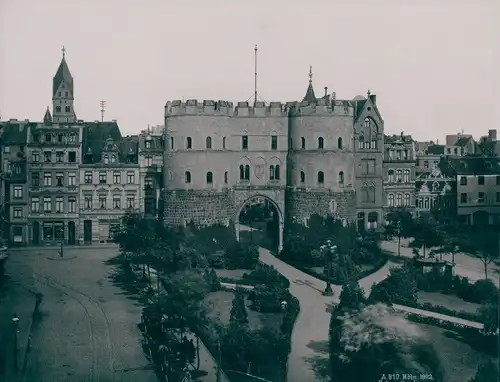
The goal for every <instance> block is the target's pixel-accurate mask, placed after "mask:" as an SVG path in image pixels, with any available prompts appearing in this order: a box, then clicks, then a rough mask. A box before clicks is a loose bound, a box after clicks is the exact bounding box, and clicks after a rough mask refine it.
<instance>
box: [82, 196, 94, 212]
mask: <svg viewBox="0 0 500 382" xmlns="http://www.w3.org/2000/svg"><path fill="white" fill-rule="evenodd" d="M84 203H85V204H84V207H85V209H86V210H91V209H92V195H85V197H84Z"/></svg>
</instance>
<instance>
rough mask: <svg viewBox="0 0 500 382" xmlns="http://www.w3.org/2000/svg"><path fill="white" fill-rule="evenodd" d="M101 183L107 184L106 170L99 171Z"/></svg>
mask: <svg viewBox="0 0 500 382" xmlns="http://www.w3.org/2000/svg"><path fill="white" fill-rule="evenodd" d="M99 184H106V171H100V172H99Z"/></svg>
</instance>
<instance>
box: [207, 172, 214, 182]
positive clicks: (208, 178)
mask: <svg viewBox="0 0 500 382" xmlns="http://www.w3.org/2000/svg"><path fill="white" fill-rule="evenodd" d="M213 181H214V174H213V173H212V172H211V171H209V172H207V184H212V183H213Z"/></svg>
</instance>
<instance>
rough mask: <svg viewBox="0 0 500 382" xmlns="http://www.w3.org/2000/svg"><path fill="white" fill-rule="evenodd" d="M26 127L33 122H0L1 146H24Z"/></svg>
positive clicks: (26, 134)
mask: <svg viewBox="0 0 500 382" xmlns="http://www.w3.org/2000/svg"><path fill="white" fill-rule="evenodd" d="M28 126H36V123H34V122H0V128H1V131H2V133H1V134H2V135H1V136H0V140H1V142H2V146H8V145H25V144H26V143H27V142H28Z"/></svg>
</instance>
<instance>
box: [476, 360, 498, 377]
mask: <svg viewBox="0 0 500 382" xmlns="http://www.w3.org/2000/svg"><path fill="white" fill-rule="evenodd" d="M498 380H499V375H498V365H495V363H494V362H493V361H491V360H490V361H488V362H486V363H483V364H481V365H479V366H478V368H477V372H476V375H475V376H474V377H472V378H471V379H469V382H498Z"/></svg>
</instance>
